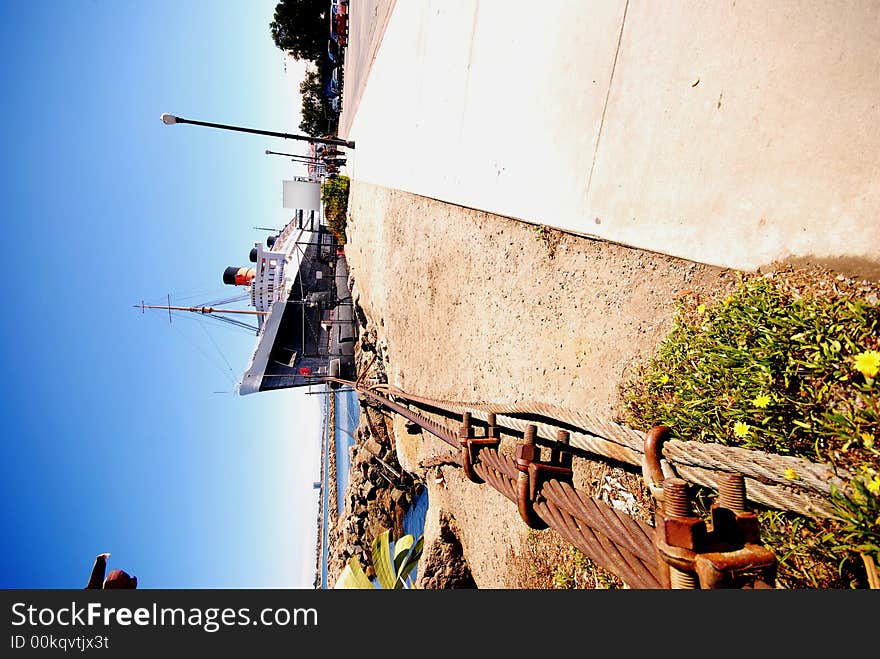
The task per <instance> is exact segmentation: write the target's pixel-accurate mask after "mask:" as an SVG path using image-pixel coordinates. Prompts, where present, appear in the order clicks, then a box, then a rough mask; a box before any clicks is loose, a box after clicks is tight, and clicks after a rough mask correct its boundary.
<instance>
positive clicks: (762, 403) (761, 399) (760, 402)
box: [752, 394, 771, 409]
mask: <svg viewBox="0 0 880 659" xmlns="http://www.w3.org/2000/svg"><path fill="white" fill-rule="evenodd" d="M770 400H771V399H770V396H768V395H767V394H761V395H759V396H755V399H754V400H753V401H752V405H754V406H755V407H760V408H761V409H764V408H765V407H767V406H768V405H769V404H770Z"/></svg>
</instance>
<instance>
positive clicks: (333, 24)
mask: <svg viewBox="0 0 880 659" xmlns="http://www.w3.org/2000/svg"><path fill="white" fill-rule="evenodd" d="M330 39H332V40H333V41H335V42H336V43H337V44H339V46H340V47H342V48H345V47H346V46H347V45H348V4H347V3H346V4H342V3H339V2H332V3H331V4H330Z"/></svg>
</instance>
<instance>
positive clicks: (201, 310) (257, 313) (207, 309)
mask: <svg viewBox="0 0 880 659" xmlns="http://www.w3.org/2000/svg"><path fill="white" fill-rule="evenodd" d="M134 308H135V309H140V310H141V311H142V312H143V311H144V309H167V310H168V311H169V312H170V311H192V312H194V313H204V314H209V313H238V314H248V315H250V316H265V315H266V314H268V313H269V312H268V311H251V310H249V309H216V308H214V307H175V306H172V305H170V304H162V305H158V304H144V303H143V302H141V303H140V304H135V305H134Z"/></svg>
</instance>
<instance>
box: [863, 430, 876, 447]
mask: <svg viewBox="0 0 880 659" xmlns="http://www.w3.org/2000/svg"><path fill="white" fill-rule="evenodd" d="M862 444H863V445H864V447H865V448H874V438H873V437H871V435H869V434H868V433H866V432H863V433H862Z"/></svg>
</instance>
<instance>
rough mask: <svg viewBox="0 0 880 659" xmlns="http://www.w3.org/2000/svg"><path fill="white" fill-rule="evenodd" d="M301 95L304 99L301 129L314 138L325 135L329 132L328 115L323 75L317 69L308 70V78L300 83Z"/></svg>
mask: <svg viewBox="0 0 880 659" xmlns="http://www.w3.org/2000/svg"><path fill="white" fill-rule="evenodd" d="M299 93H300V96H301V97H302V121H301V122H300V124H299V129H300V130H301V131H302V132H304V133H305V134H306V135H311V136H312V137H319V136H321V135H324V134H325V133H326V132H327V115H326V112H325V109H324V93H323V86H322V85H321V74H320V73H319V72H318V71H316V70H315V69H307V70H306V77H305V78H303V81H302V82H301V83H299Z"/></svg>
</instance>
